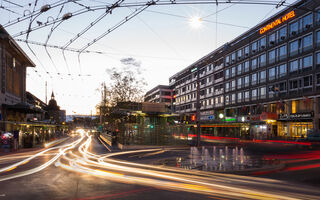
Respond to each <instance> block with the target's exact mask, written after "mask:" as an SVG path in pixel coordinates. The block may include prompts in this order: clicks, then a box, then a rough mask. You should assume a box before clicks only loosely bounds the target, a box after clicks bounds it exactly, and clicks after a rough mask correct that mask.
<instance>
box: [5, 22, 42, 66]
mask: <svg viewBox="0 0 320 200" xmlns="http://www.w3.org/2000/svg"><path fill="white" fill-rule="evenodd" d="M0 39H8V42H9V45H11V46H12V47H13V49H14V50H15V51H16V52H17V53H19V54H20V55H21V56H22V57H23V58H24V60H25V61H26V65H27V67H35V66H36V65H35V64H34V62H33V61H32V60H31V59H30V58H29V57H28V55H27V54H26V53H25V52H24V51H23V50H22V48H21V47H20V46H19V45H18V44H17V42H16V41H15V40H14V39H13V38H12V37H11V36H10V35H9V33H8V32H7V31H6V30H5V29H4V28H3V26H1V25H0Z"/></svg>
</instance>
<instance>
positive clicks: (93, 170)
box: [0, 131, 320, 200]
mask: <svg viewBox="0 0 320 200" xmlns="http://www.w3.org/2000/svg"><path fill="white" fill-rule="evenodd" d="M79 132H80V131H79ZM81 135H82V137H81V138H80V139H78V140H76V141H74V142H72V143H70V144H67V145H62V146H59V147H52V148H48V149H46V150H45V151H41V152H39V153H37V154H36V155H34V156H35V157H37V156H40V155H43V154H44V153H46V152H47V151H49V149H50V150H58V153H57V154H56V155H54V157H53V158H51V159H50V160H49V161H48V162H45V163H43V164H42V165H40V166H38V167H35V168H33V169H30V170H26V171H23V172H18V173H14V174H10V175H6V176H2V177H1V176H0V181H5V180H9V179H13V178H18V177H22V176H27V175H30V174H33V173H36V172H39V171H41V170H43V169H45V168H46V167H48V166H50V165H51V164H53V163H55V166H57V167H59V168H61V169H65V170H68V171H72V172H78V173H83V174H87V175H91V176H96V177H99V178H104V179H107V180H110V181H115V182H121V183H125V184H139V185H144V186H150V187H155V188H159V189H163V190H173V191H186V192H192V193H197V194H202V195H203V194H205V195H209V196H212V197H227V198H232V199H286V200H294V199H316V198H317V197H318V196H319V195H320V192H317V191H314V190H311V189H310V188H301V187H298V186H295V185H290V184H288V183H286V184H284V182H282V181H276V180H271V179H265V178H258V177H244V176H239V175H231V174H220V173H209V172H202V171H196V170H191V171H190V170H184V169H181V168H179V169H177V168H173V167H166V168H164V167H161V166H153V165H147V164H139V163H133V162H127V161H122V160H116V159H114V158H112V157H114V156H119V155H132V154H142V156H146V155H155V154H159V153H161V152H164V151H170V150H175V149H176V148H154V149H144V150H134V151H126V152H116V153H108V154H95V153H93V152H90V151H89V149H90V147H91V144H92V140H93V136H92V135H89V134H88V132H87V133H85V132H83V133H81ZM34 156H31V157H28V158H27V159H24V160H22V161H20V162H18V163H15V164H13V165H10V166H8V167H6V168H5V169H4V168H2V169H1V170H7V171H10V170H13V171H14V169H15V168H16V167H17V166H19V165H21V164H23V163H24V164H25V162H27V163H28V162H29V160H30V159H32V158H34ZM10 173H11V172H10Z"/></svg>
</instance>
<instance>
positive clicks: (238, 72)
mask: <svg viewBox="0 0 320 200" xmlns="http://www.w3.org/2000/svg"><path fill="white" fill-rule="evenodd" d="M241 73H242V65H241V64H239V65H238V67H237V75H239V74H241Z"/></svg>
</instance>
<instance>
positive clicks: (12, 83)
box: [0, 25, 35, 132]
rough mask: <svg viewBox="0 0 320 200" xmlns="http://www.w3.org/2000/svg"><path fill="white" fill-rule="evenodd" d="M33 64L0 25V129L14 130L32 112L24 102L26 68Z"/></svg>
mask: <svg viewBox="0 0 320 200" xmlns="http://www.w3.org/2000/svg"><path fill="white" fill-rule="evenodd" d="M34 66H35V64H34V63H33V62H32V61H31V59H30V58H29V57H28V56H27V55H26V54H25V52H24V51H23V50H22V49H21V48H20V47H19V45H18V44H17V43H16V42H15V41H14V39H12V37H11V36H10V35H9V34H8V32H7V31H6V30H5V29H4V28H3V27H2V26H1V25H0V131H10V132H11V131H14V130H17V129H18V128H19V127H20V124H21V123H24V122H26V113H29V112H33V110H32V108H30V106H29V105H28V104H27V103H26V68H27V67H34Z"/></svg>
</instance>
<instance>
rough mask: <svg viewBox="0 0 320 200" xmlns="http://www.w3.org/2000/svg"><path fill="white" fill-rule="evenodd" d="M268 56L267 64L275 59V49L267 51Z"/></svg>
mask: <svg viewBox="0 0 320 200" xmlns="http://www.w3.org/2000/svg"><path fill="white" fill-rule="evenodd" d="M268 57H269V60H268V61H269V64H272V63H274V62H275V61H276V50H275V49H274V50H271V51H269V52H268Z"/></svg>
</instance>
